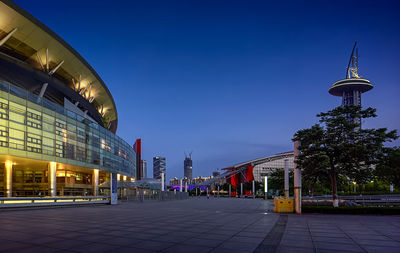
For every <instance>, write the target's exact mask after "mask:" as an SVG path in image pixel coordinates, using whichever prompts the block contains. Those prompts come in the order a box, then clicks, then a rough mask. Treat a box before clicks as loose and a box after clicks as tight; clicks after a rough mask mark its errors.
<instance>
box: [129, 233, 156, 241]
mask: <svg viewBox="0 0 400 253" xmlns="http://www.w3.org/2000/svg"><path fill="white" fill-rule="evenodd" d="M131 236H133V238H134V239H140V240H150V239H152V238H155V237H156V236H155V235H154V234H148V233H135V234H132V235H131ZM124 237H128V235H125V236H124Z"/></svg>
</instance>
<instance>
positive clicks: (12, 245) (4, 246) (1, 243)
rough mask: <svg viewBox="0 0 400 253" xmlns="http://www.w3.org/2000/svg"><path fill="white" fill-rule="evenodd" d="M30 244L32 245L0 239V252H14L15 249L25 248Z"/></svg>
mask: <svg viewBox="0 0 400 253" xmlns="http://www.w3.org/2000/svg"><path fill="white" fill-rule="evenodd" d="M31 246H34V245H32V244H27V243H21V242H14V241H8V240H0V252H14V251H15V250H17V249H22V248H27V247H31Z"/></svg>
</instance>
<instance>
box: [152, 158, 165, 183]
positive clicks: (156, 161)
mask: <svg viewBox="0 0 400 253" xmlns="http://www.w3.org/2000/svg"><path fill="white" fill-rule="evenodd" d="M161 172H164V185H166V184H165V182H166V180H165V179H166V174H167V165H166V163H165V157H160V156H156V157H153V178H155V179H159V180H161Z"/></svg>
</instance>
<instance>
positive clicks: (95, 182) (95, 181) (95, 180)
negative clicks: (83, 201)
mask: <svg viewBox="0 0 400 253" xmlns="http://www.w3.org/2000/svg"><path fill="white" fill-rule="evenodd" d="M97 195H99V170H98V169H93V196H97Z"/></svg>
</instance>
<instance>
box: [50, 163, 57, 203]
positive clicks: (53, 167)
mask: <svg viewBox="0 0 400 253" xmlns="http://www.w3.org/2000/svg"><path fill="white" fill-rule="evenodd" d="M56 172H57V163H56V162H50V163H49V191H50V196H51V197H55V196H57V175H56Z"/></svg>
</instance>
